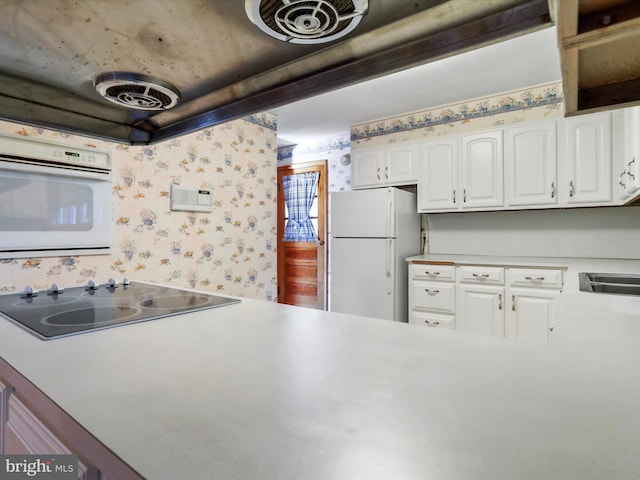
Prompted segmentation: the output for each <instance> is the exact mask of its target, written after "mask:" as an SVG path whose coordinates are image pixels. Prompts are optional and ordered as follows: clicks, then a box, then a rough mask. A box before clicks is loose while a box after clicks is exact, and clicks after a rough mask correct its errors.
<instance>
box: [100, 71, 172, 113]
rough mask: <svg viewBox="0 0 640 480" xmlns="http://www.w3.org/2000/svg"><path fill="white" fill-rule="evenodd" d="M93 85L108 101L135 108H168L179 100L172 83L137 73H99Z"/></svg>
mask: <svg viewBox="0 0 640 480" xmlns="http://www.w3.org/2000/svg"><path fill="white" fill-rule="evenodd" d="M94 86H95V88H96V90H97V92H98V93H99V94H100V95H102V96H103V97H104V98H106V99H107V100H109V101H110V102H113V103H115V104H116V105H120V106H121V107H127V108H133V109H136V110H168V109H169V108H172V107H175V106H176V105H177V104H178V101H179V100H180V93H179V92H178V89H177V88H175V87H174V86H173V85H170V84H169V83H166V82H161V81H159V80H156V79H154V78H151V77H148V76H146V75H140V74H137V73H128V72H109V73H101V74H100V75H98V76H97V77H96V80H95V82H94Z"/></svg>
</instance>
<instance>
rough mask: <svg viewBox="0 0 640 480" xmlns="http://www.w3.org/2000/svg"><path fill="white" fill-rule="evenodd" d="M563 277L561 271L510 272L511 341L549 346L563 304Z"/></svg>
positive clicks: (508, 330)
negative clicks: (559, 309) (547, 344)
mask: <svg viewBox="0 0 640 480" xmlns="http://www.w3.org/2000/svg"><path fill="white" fill-rule="evenodd" d="M563 277H564V275H563V270H561V269H549V268H537V269H536V268H510V269H508V270H507V284H508V285H509V287H508V289H507V301H508V305H509V306H508V307H507V309H506V314H507V317H506V322H505V327H506V328H505V333H506V337H507V338H511V339H514V340H524V341H529V342H538V343H548V342H549V335H550V334H551V332H552V331H553V326H554V322H555V318H556V311H557V310H558V303H559V302H560V294H561V292H562V285H563Z"/></svg>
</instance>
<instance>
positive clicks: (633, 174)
mask: <svg viewBox="0 0 640 480" xmlns="http://www.w3.org/2000/svg"><path fill="white" fill-rule="evenodd" d="M632 163H636V157H633V160H631V161H630V162H629V163H627V167H628V169H627V170H626V172H625V173H626V174H627V175H628V176H630V177H631V178H632V179H634V180H635V178H636V174H635V173H632V172H631V164H632Z"/></svg>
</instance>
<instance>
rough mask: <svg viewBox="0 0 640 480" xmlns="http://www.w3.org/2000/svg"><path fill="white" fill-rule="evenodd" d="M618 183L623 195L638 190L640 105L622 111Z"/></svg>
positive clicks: (639, 187)
mask: <svg viewBox="0 0 640 480" xmlns="http://www.w3.org/2000/svg"><path fill="white" fill-rule="evenodd" d="M622 168H623V170H622V173H621V174H620V179H619V180H620V185H621V186H622V187H623V189H624V196H625V197H627V199H628V197H630V196H631V195H634V194H635V193H636V192H637V191H638V190H640V107H633V108H627V109H625V111H624V154H623V166H622Z"/></svg>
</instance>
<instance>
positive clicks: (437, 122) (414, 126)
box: [351, 82, 564, 150]
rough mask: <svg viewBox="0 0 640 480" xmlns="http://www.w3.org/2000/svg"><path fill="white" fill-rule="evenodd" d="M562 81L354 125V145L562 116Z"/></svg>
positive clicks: (419, 137) (356, 146)
mask: <svg viewBox="0 0 640 480" xmlns="http://www.w3.org/2000/svg"><path fill="white" fill-rule="evenodd" d="M563 113H564V110H563V96H562V83H560V82H558V83H553V84H549V85H541V86H537V87H531V88H528V89H525V90H519V91H515V92H509V93H504V94H502V95H496V96H491V97H486V98H481V99H476V100H472V101H468V102H464V103H458V104H455V105H447V106H443V107H440V108H434V109H430V110H425V111H421V112H414V113H408V114H405V115H402V116H398V117H393V118H388V119H386V120H380V121H376V122H371V123H364V124H361V125H354V126H352V127H351V148H352V150H356V149H357V148H358V147H361V146H365V145H366V146H367V147H371V146H375V145H383V144H388V143H395V142H405V141H414V140H420V139H422V138H428V137H430V136H437V135H451V134H459V133H464V132H468V131H473V130H481V129H487V128H492V127H496V126H499V125H506V124H511V123H518V122H524V121H529V120H540V119H543V118H547V117H557V116H561V115H563Z"/></svg>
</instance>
